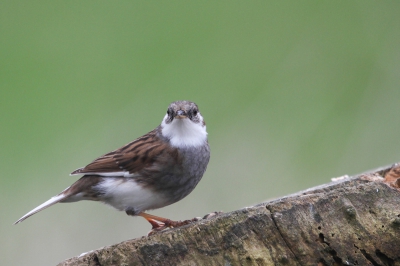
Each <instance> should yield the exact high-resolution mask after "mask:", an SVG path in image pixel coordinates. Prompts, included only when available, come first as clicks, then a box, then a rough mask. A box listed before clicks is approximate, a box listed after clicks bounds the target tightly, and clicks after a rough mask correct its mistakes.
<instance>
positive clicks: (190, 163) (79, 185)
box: [14, 101, 210, 232]
mask: <svg viewBox="0 0 400 266" xmlns="http://www.w3.org/2000/svg"><path fill="white" fill-rule="evenodd" d="M209 160H210V147H209V144H208V139H207V131H206V123H205V121H204V119H203V116H202V115H201V114H200V111H199V108H198V106H197V104H195V103H194V102H190V101H175V102H172V103H171V104H170V105H169V106H168V109H167V113H166V114H165V116H164V118H163V120H162V122H161V124H160V125H159V126H158V127H156V128H155V129H154V130H152V131H150V132H149V133H147V134H145V135H143V136H142V137H139V138H137V139H135V140H134V141H132V142H130V143H128V144H126V145H124V146H122V147H121V148H119V149H116V150H114V151H111V152H109V153H106V154H104V155H102V156H100V157H98V158H97V159H95V160H94V161H92V162H91V163H89V164H88V165H86V166H85V167H81V168H79V169H77V170H75V171H73V172H72V173H71V174H70V175H83V176H82V177H81V178H80V179H78V180H77V181H76V182H75V183H73V184H72V185H71V186H70V187H68V188H66V189H65V190H63V191H62V192H61V193H59V194H58V195H56V196H54V197H52V198H50V199H49V200H48V201H46V202H44V203H43V204H41V205H39V206H38V207H36V208H34V209H33V210H31V211H30V212H28V213H27V214H25V215H24V216H22V217H21V218H20V219H18V220H17V221H16V222H15V223H14V224H18V223H20V222H22V221H24V220H25V219H27V218H28V217H30V216H32V215H34V214H36V213H38V212H40V211H42V210H44V209H46V208H48V207H50V206H52V205H54V204H56V203H66V202H76V201H81V200H92V201H99V202H102V203H105V204H107V205H111V206H112V207H114V208H115V209H117V210H119V211H124V212H126V214H127V215H130V216H141V217H143V218H145V219H146V220H147V221H148V222H149V223H150V224H151V225H152V231H150V232H156V231H161V230H165V229H167V228H172V227H179V226H182V225H185V224H188V223H190V222H192V221H194V219H192V220H185V221H173V220H170V219H167V218H163V217H159V216H155V215H151V214H149V213H146V212H145V211H148V210H153V209H158V208H162V207H165V206H167V205H170V204H173V203H176V202H178V201H179V200H181V199H183V198H184V197H186V196H187V195H188V194H189V193H190V192H192V191H193V189H194V188H195V187H196V185H197V184H198V183H199V181H200V180H201V178H202V177H203V174H204V173H205V171H206V169H207V165H208V162H209Z"/></svg>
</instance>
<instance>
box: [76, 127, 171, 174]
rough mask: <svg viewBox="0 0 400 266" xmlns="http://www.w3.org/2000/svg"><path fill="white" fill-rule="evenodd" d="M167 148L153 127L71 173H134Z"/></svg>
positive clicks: (151, 161) (153, 160)
mask: <svg viewBox="0 0 400 266" xmlns="http://www.w3.org/2000/svg"><path fill="white" fill-rule="evenodd" d="M167 148H168V147H167V146H166V144H165V143H164V142H163V141H161V140H160V139H159V138H158V137H157V135H156V129H155V130H153V131H151V132H149V133H147V134H146V135H144V136H142V137H140V138H138V139H136V140H134V141H132V142H130V143H128V144H126V145H125V146H122V147H121V148H119V149H117V150H114V151H112V152H109V153H107V154H104V155H103V156H100V157H99V158H97V159H96V160H94V161H93V162H91V163H90V164H88V165H86V166H85V167H82V168H79V169H77V170H75V171H73V172H72V173H71V175H74V174H90V173H113V172H121V171H128V172H129V173H135V172H137V171H140V170H141V169H143V168H144V167H146V166H149V165H151V164H153V163H154V162H155V161H156V160H157V155H158V154H159V153H161V152H162V151H163V150H164V149H167Z"/></svg>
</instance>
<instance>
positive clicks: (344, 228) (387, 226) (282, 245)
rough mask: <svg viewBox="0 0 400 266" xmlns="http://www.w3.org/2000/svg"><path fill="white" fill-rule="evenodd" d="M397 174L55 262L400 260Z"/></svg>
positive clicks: (342, 183) (391, 171) (348, 182)
mask: <svg viewBox="0 0 400 266" xmlns="http://www.w3.org/2000/svg"><path fill="white" fill-rule="evenodd" d="M396 169H397V170H396ZM399 174H400V171H399V167H398V166H397V165H395V166H393V167H391V168H386V169H383V170H379V171H375V172H373V173H367V174H363V175H360V176H356V177H351V178H342V179H340V180H338V181H335V182H331V183H329V184H326V185H322V186H319V187H315V188H311V189H308V190H306V191H302V192H299V193H296V194H293V195H290V196H287V197H283V198H280V199H276V200H273V201H269V202H265V203H261V204H259V205H256V206H253V207H248V208H245V209H241V210H237V211H234V212H231V213H226V214H221V215H218V216H216V217H213V218H210V219H204V220H200V221H198V222H194V223H192V224H190V225H187V226H183V227H180V228H176V229H171V230H168V231H164V232H160V233H157V234H155V235H152V236H149V237H147V236H146V237H142V238H139V239H133V240H128V241H125V242H122V243H119V244H116V245H112V246H109V247H104V248H101V249H99V250H95V251H92V252H89V253H87V254H85V255H83V256H80V257H75V258H71V259H69V260H66V261H64V262H62V263H60V264H59V266H77V265H91V266H92V265H93V266H94V265H98V266H100V265H101V266H109V265H320V266H323V265H400V192H399V191H398V186H397V185H396V184H397V183H399V184H400V182H397V181H399V179H398V178H399V177H400V176H398V175H399ZM385 176H387V178H386V180H385V179H384V177H385Z"/></svg>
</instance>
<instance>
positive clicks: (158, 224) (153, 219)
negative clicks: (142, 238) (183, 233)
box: [138, 212, 195, 231]
mask: <svg viewBox="0 0 400 266" xmlns="http://www.w3.org/2000/svg"><path fill="white" fill-rule="evenodd" d="M138 216H142V217H143V218H144V219H146V220H147V221H148V222H149V223H150V224H151V225H152V226H153V228H152V231H153V230H154V231H161V230H164V229H166V228H168V227H171V228H173V227H175V228H176V227H179V226H182V225H186V224H189V223H191V222H193V221H195V220H194V219H192V220H185V221H172V220H170V219H166V218H163V217H159V216H155V215H151V214H148V213H144V212H141V213H139V214H138Z"/></svg>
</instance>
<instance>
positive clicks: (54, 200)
mask: <svg viewBox="0 0 400 266" xmlns="http://www.w3.org/2000/svg"><path fill="white" fill-rule="evenodd" d="M64 192H65V190H64V191H63V192H61V193H60V194H58V195H57V196H54V197H52V198H51V199H49V200H48V201H46V202H45V203H42V204H40V205H39V206H37V207H36V208H34V209H33V210H31V211H30V212H28V213H27V214H25V215H24V216H22V217H21V218H20V219H19V220H18V221H16V222H15V223H14V224H18V223H20V222H22V221H23V220H25V219H26V218H28V217H30V216H32V215H34V214H35V213H38V212H40V211H41V210H44V209H46V208H47V207H50V206H52V205H54V204H56V203H58V202H60V201H62V200H63V199H65V198H67V197H68V196H69V195H67V194H66V193H64Z"/></svg>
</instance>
